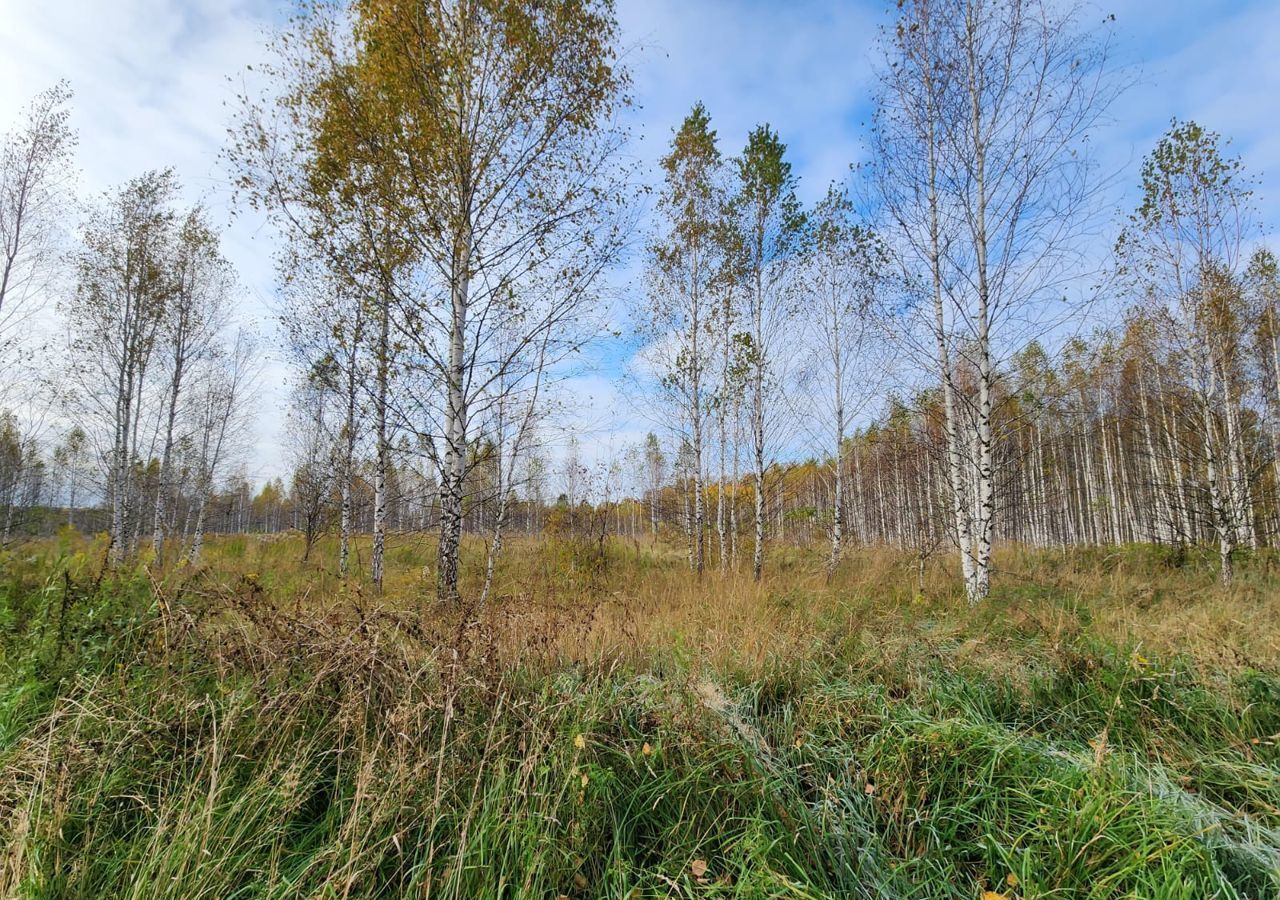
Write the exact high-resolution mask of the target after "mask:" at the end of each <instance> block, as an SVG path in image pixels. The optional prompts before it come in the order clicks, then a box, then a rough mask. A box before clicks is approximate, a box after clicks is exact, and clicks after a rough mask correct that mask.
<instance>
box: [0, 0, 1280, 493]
mask: <svg viewBox="0 0 1280 900" xmlns="http://www.w3.org/2000/svg"><path fill="white" fill-rule="evenodd" d="M891 6H892V4H891V3H890V2H888V0H866V2H864V0H843V2H842V0H800V2H781V0H780V2H768V0H619V18H620V21H621V24H622V28H623V34H624V43H625V45H626V46H627V48H628V61H629V63H630V65H631V67H632V69H633V72H634V82H635V83H634V95H635V98H636V101H637V103H638V108H637V110H636V111H635V112H634V114H633V126H634V131H635V137H636V140H635V142H634V143H633V145H632V147H631V152H632V153H634V154H636V156H637V157H638V158H639V159H640V160H641V161H642V163H644V164H645V167H646V168H648V169H650V170H651V168H652V167H651V165H650V164H651V163H652V162H653V161H654V160H656V158H657V157H658V156H659V155H660V154H661V153H662V152H663V148H664V145H665V143H666V141H667V140H668V139H669V137H670V133H671V128H672V126H673V125H675V124H676V123H678V122H679V120H680V119H681V118H682V117H683V115H684V114H685V113H686V112H687V111H688V109H689V107H690V105H691V104H692V103H693V102H694V101H696V100H702V101H703V102H704V103H705V104H706V105H707V107H708V109H709V111H710V112H711V115H712V120H713V124H714V126H715V127H716V128H717V130H718V132H719V134H720V138H721V143H722V150H723V151H724V152H725V153H727V154H731V153H734V152H736V151H737V150H738V149H739V148H740V146H741V144H742V142H743V141H744V140H745V136H746V133H747V131H748V130H749V129H750V128H751V127H753V126H754V125H756V124H758V123H762V122H768V123H770V124H771V125H773V126H774V128H776V129H777V130H778V131H779V132H780V133H781V134H782V136H783V139H784V140H785V141H787V143H788V145H789V148H790V153H791V156H792V161H793V164H794V167H795V171H796V172H797V173H798V174H799V176H800V179H801V188H800V192H801V196H802V199H804V200H806V201H811V200H813V199H815V198H816V197H818V196H819V195H820V194H821V193H822V192H823V191H824V190H825V187H826V185H827V183H828V182H829V181H830V180H831V179H836V178H842V177H844V175H845V174H846V173H847V171H848V166H849V164H850V163H852V162H856V161H857V160H858V159H859V158H860V156H861V154H862V153H863V135H864V133H865V129H864V123H865V122H866V121H867V119H868V117H869V115H870V112H871V107H870V97H871V93H872V60H873V54H874V43H875V39H876V35H877V31H878V28H879V27H880V26H881V25H883V24H885V23H887V22H888V21H889V18H888V17H889V9H890V7H891ZM1112 13H1114V14H1115V16H1116V22H1115V25H1114V29H1115V38H1116V40H1115V45H1114V58H1115V63H1116V67H1115V69H1116V71H1117V72H1118V73H1120V74H1121V75H1122V77H1126V78H1129V79H1132V80H1133V86H1132V87H1131V88H1130V89H1129V90H1128V91H1127V92H1126V93H1125V94H1124V95H1123V97H1122V98H1121V100H1120V101H1119V102H1118V103H1117V104H1116V106H1115V107H1114V109H1113V115H1112V123H1111V124H1110V125H1109V126H1108V127H1107V128H1106V129H1105V130H1104V131H1102V132H1100V133H1099V134H1098V136H1097V140H1098V144H1097V146H1098V147H1099V148H1100V157H1101V158H1102V159H1103V161H1104V165H1106V166H1108V167H1109V168H1110V169H1112V170H1114V171H1116V173H1117V182H1116V184H1117V189H1116V192H1115V196H1114V197H1113V198H1111V205H1112V206H1113V207H1114V208H1115V211H1116V216H1117V218H1118V216H1119V214H1120V211H1121V210H1125V209H1127V208H1128V207H1130V206H1132V203H1133V197H1134V187H1133V186H1134V184H1135V183H1136V181H1137V171H1138V166H1139V164H1140V161H1141V157H1142V155H1143V154H1144V153H1145V152H1146V151H1147V150H1148V149H1149V148H1150V147H1151V146H1152V144H1153V143H1154V141H1155V140H1156V138H1157V137H1158V136H1159V135H1160V133H1161V132H1162V131H1163V130H1164V129H1165V128H1166V127H1167V126H1168V123H1169V120H1170V118H1171V117H1174V116H1177V117H1180V118H1193V119H1195V120H1197V121H1199V122H1200V123H1201V124H1203V125H1205V126H1207V127H1209V128H1212V129H1214V130H1217V131H1220V132H1222V133H1223V134H1224V135H1227V136H1230V137H1231V138H1232V139H1233V148H1234V149H1235V151H1236V152H1237V153H1239V154H1241V155H1242V156H1243V157H1244V160H1245V163H1246V165H1247V166H1248V168H1249V170H1250V171H1251V172H1252V173H1253V174H1254V175H1256V176H1258V177H1259V178H1260V180H1261V188H1260V191H1259V207H1260V210H1261V212H1262V215H1263V220H1264V223H1265V224H1266V226H1267V227H1268V229H1270V228H1271V227H1272V226H1273V225H1274V223H1275V222H1276V221H1277V217H1278V214H1280V203H1278V202H1277V200H1280V190H1273V185H1274V184H1275V178H1276V177H1278V176H1280V125H1277V124H1276V99H1277V98H1278V97H1280V2H1275V0H1270V2H1267V0H1163V2H1158V0H1113V2H1111V3H1104V4H1100V5H1098V6H1097V7H1088V8H1086V10H1085V16H1086V17H1094V18H1096V19H1097V20H1099V21H1101V20H1102V18H1103V17H1104V16H1106V15H1109V14H1112ZM284 14H285V7H284V5H283V4H279V3H271V2H266V0H223V2H218V0H111V2H101V0H0V46H3V47H5V53H4V54H3V55H0V123H4V124H5V125H6V126H7V123H9V122H11V121H13V119H14V118H15V117H16V115H17V114H18V112H19V110H20V109H21V107H22V106H23V105H24V104H25V103H26V101H27V100H28V99H29V98H30V96H31V95H32V94H34V93H36V92H37V91H39V90H41V89H43V88H44V87H46V86H48V85H49V84H51V83H52V82H54V81H56V80H57V79H59V78H66V79H68V80H69V81H70V82H71V85H72V88H73V90H74V91H75V92H76V98H75V111H74V122H75V125H76V126H77V127H78V129H79V132H80V149H79V155H78V164H79V167H80V170H81V178H80V188H81V193H82V194H84V195H87V196H92V195H96V194H98V193H100V192H101V191H103V190H105V189H107V188H108V187H110V186H112V185H114V184H116V183H118V182H120V181H122V180H124V179H126V178H128V177H131V176H133V175H135V174H137V173H139V172H141V171H143V170H145V169H147V168H152V167H159V166H166V165H173V166H175V167H176V168H177V170H178V173H179V175H180V176H181V178H182V179H183V181H184V183H185V184H186V185H187V187H188V190H189V191H190V193H191V197H192V199H194V198H195V197H196V196H201V195H203V196H205V197H207V198H208V199H209V201H210V203H211V205H212V206H213V207H214V209H215V210H217V211H218V212H219V214H220V215H225V213H226V211H227V209H228V202H229V199H230V191H229V188H228V179H227V173H226V172H225V171H224V170H223V169H222V167H221V165H220V163H219V160H218V153H219V149H220V148H221V146H222V143H223V137H224V134H225V130H226V127H227V123H228V110H227V108H226V104H227V103H229V102H231V101H232V98H233V96H234V90H235V87H236V83H237V82H238V80H239V78H240V77H241V73H243V71H244V69H245V67H246V66H247V65H249V64H252V63H253V62H255V61H257V60H260V59H262V57H263V51H262V35H263V33H264V31H265V30H266V29H269V28H270V27H271V25H272V24H273V22H275V21H278V20H279V19H280V18H281V17H282V16H283V15H284ZM1273 197H1274V198H1276V199H1273ZM273 239H274V238H273V235H272V233H271V231H270V229H268V228H266V227H264V226H263V225H262V223H261V222H260V221H257V220H255V219H253V218H252V217H240V218H238V219H237V220H236V221H235V222H233V223H231V224H230V226H229V231H228V234H227V238H226V250H227V253H228V255H229V256H230V257H231V258H232V260H233V261H234V262H235V263H236V265H237V267H238V269H239V271H240V274H241V278H242V280H243V281H244V283H245V286H246V293H245V297H244V299H243V301H242V303H241V307H240V310H239V316H240V319H241V320H242V321H243V322H245V323H246V324H251V325H254V326H256V327H257V328H258V329H259V330H260V331H261V332H262V333H263V334H264V335H265V336H266V337H267V338H268V343H270V342H271V338H272V337H273V336H274V327H273V323H272V321H271V318H272V316H271V310H272V305H273V301H272V298H273V293H274V292H273V285H272V277H271V275H272V273H271V248H272V245H273ZM614 280H615V282H616V283H617V284H619V285H621V286H625V285H626V283H627V277H626V274H625V273H618V274H617V275H616V276H615V279H614ZM617 312H618V315H617V317H618V318H619V319H620V318H621V316H622V313H623V311H622V310H621V309H620V310H618V311H617ZM626 353H627V350H626V348H625V347H624V346H622V345H616V344H615V345H612V346H604V345H602V347H601V349H600V351H599V362H600V365H599V366H597V368H596V371H594V372H592V373H586V374H583V375H582V376H581V377H579V378H578V379H576V380H575V382H574V383H573V385H572V387H573V389H574V390H575V391H576V392H577V395H578V406H579V407H580V408H582V409H584V410H588V411H589V412H586V413H585V415H586V416H587V418H588V419H589V421H590V422H592V423H593V424H594V425H595V426H596V427H595V429H594V432H593V434H594V435H595V441H596V443H597V444H598V445H599V446H598V447H596V448H595V452H597V453H601V452H607V450H608V449H609V448H610V447H612V449H615V450H616V449H620V448H621V446H622V445H623V444H625V443H626V442H627V441H630V440H632V439H634V437H635V436H636V433H637V432H639V431H642V430H643V429H644V428H646V427H648V423H647V422H645V421H643V420H642V419H638V418H636V417H634V416H633V415H631V414H629V413H625V412H623V410H624V409H625V408H626V407H627V404H626V403H625V401H624V400H623V399H622V398H621V397H620V396H619V394H618V391H617V385H616V380H617V376H618V374H619V372H620V370H621V364H622V363H623V362H624V361H625V355H626ZM287 375H288V372H287V369H286V367H285V366H284V365H283V364H282V363H281V362H280V361H278V360H274V359H273V360H272V361H271V362H270V363H269V364H268V366H267V368H266V371H265V374H264V384H263V396H262V399H261V408H262V414H261V415H260V421H259V427H258V438H257V446H256V449H255V451H254V453H253V457H252V459H251V460H249V472H250V474H251V475H252V476H255V477H258V478H262V477H267V476H271V475H275V474H278V473H279V472H280V471H281V470H282V461H281V457H280V451H279V444H280V428H281V426H282V421H281V419H282V417H281V416H279V415H276V414H273V413H271V412H270V411H271V410H274V409H279V408H280V407H281V404H282V402H283V398H284V397H285V395H286V390H287V389H286V388H285V387H283V381H284V380H285V379H286V377H287ZM609 433H612V437H611V438H610V437H607V436H606V435H607V434H609Z"/></svg>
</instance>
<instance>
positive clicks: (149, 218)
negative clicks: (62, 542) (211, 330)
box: [64, 171, 177, 562]
mask: <svg viewBox="0 0 1280 900" xmlns="http://www.w3.org/2000/svg"><path fill="white" fill-rule="evenodd" d="M176 189H177V185H176V181H175V179H174V176H173V173H172V172H170V171H163V172H149V173H147V174H145V175H142V176H140V177H139V178H136V179H134V180H132V181H130V182H128V183H126V184H125V185H124V186H123V187H122V188H121V189H120V190H119V191H118V192H117V193H116V194H114V195H112V196H110V197H108V199H107V201H106V203H105V204H104V205H103V206H102V207H101V208H100V209H98V210H97V211H95V212H94V213H93V214H92V216H91V217H90V219H89V222H88V224H87V225H86V227H85V231H84V237H83V248H82V249H81V251H80V252H79V253H78V255H77V258H76V271H77V279H78V282H77V287H76V291H75V293H74V295H73V296H72V297H71V298H70V299H69V300H68V301H67V302H66V304H65V307H64V311H65V312H66V314H67V318H68V320H69V323H70V330H71V335H72V347H71V352H72V354H73V355H72V360H73V366H74V367H75V372H76V373H77V380H78V385H79V387H80V388H81V396H82V397H83V398H84V399H85V400H86V401H87V403H88V406H89V411H90V412H92V413H95V414H97V415H99V416H101V417H102V418H103V419H104V420H105V422H106V423H107V424H108V428H109V431H110V439H109V448H108V450H107V454H106V458H107V471H108V477H107V493H108V498H109V502H110V506H111V558H112V560H113V561H116V562H119V561H120V560H121V559H122V558H123V557H124V555H125V553H126V552H127V550H128V546H127V544H128V534H129V526H130V525H131V524H132V523H133V517H134V516H135V515H136V514H137V510H135V509H134V508H133V502H132V494H131V491H132V487H133V482H132V479H133V470H134V462H135V460H136V458H137V453H138V446H139V442H138V431H139V427H140V422H141V418H142V410H143V402H144V388H145V377H146V374H147V369H148V366H149V364H150V362H151V359H152V351H153V350H154V349H155V346H156V337H157V334H158V332H159V329H160V326H161V323H162V322H163V321H164V317H165V312H166V308H167V304H168V302H169V299H170V296H171V294H172V292H173V279H172V271H171V268H170V264H171V262H172V258H173V257H172V250H173V240H172V238H173V229H172V225H173V221H174V212H173V208H172V202H173V198H174V195H175V192H176Z"/></svg>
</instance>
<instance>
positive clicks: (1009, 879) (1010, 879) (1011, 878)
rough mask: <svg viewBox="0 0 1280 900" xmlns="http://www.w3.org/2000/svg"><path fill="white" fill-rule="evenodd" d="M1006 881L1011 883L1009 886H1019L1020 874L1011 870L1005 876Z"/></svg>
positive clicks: (1008, 883)
mask: <svg viewBox="0 0 1280 900" xmlns="http://www.w3.org/2000/svg"><path fill="white" fill-rule="evenodd" d="M1004 883H1005V884H1007V885H1009V887H1017V886H1018V876H1017V875H1015V874H1013V873H1012V872H1010V873H1009V874H1008V875H1007V876H1005V879H1004Z"/></svg>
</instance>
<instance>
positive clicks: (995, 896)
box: [982, 891, 1009, 900]
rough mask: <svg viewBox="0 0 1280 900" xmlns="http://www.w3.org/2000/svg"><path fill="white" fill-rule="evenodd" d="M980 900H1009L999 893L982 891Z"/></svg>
mask: <svg viewBox="0 0 1280 900" xmlns="http://www.w3.org/2000/svg"><path fill="white" fill-rule="evenodd" d="M982 900H1009V898H1008V897H1006V896H1005V895H1004V894H1001V893H1000V892H999V891H983V892H982Z"/></svg>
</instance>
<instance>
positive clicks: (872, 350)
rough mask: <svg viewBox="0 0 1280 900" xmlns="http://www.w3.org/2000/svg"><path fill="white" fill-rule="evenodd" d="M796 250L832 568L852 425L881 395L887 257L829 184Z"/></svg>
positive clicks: (885, 367)
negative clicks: (826, 480)
mask: <svg viewBox="0 0 1280 900" xmlns="http://www.w3.org/2000/svg"><path fill="white" fill-rule="evenodd" d="M802 249H803V261H802V269H801V272H800V275H799V285H798V288H799V294H800V295H801V297H803V301H802V302H803V305H804V315H803V318H802V322H803V325H804V327H805V332H804V333H805V335H806V337H807V338H808V340H807V342H806V343H807V344H808V349H809V353H810V354H811V357H812V359H811V360H810V362H809V366H808V368H809V371H808V373H807V377H806V379H805V381H806V383H805V385H804V392H805V394H806V395H807V397H808V398H809V401H810V404H811V406H812V407H813V411H814V413H815V415H814V419H815V420H817V421H819V422H821V423H822V427H820V428H819V429H818V431H819V433H820V434H825V435H826V447H825V448H824V449H825V450H826V452H827V453H829V454H830V460H831V474H832V484H833V496H832V499H831V552H830V556H829V557H828V563H827V565H828V571H829V572H834V571H835V569H836V567H837V566H838V565H839V564H840V557H841V553H842V552H843V548H844V541H845V530H846V529H845V526H846V523H845V510H846V506H847V503H848V498H847V497H846V489H845V468H846V457H847V454H848V451H849V447H848V444H847V439H848V437H849V431H850V427H851V426H852V424H853V422H854V420H855V418H856V417H857V416H858V415H860V414H861V413H863V412H864V411H865V410H866V408H867V406H868V405H869V404H870V403H871V401H872V400H873V399H875V398H876V397H877V396H878V395H879V393H880V391H881V390H882V388H883V387H884V382H885V378H886V373H887V372H888V371H889V369H890V366H889V359H888V354H886V353H885V352H883V349H882V348H883V346H884V343H885V342H884V334H883V332H880V333H877V330H876V325H875V317H876V316H877V315H878V313H879V308H878V303H877V291H878V288H879V282H880V280H881V279H882V278H883V277H884V269H885V266H886V259H885V252H884V248H883V247H882V245H881V244H880V242H879V240H878V239H877V238H876V237H875V235H874V234H872V232H871V231H870V230H868V229H867V228H865V227H864V226H863V225H862V224H861V223H860V222H858V220H857V217H856V215H855V212H854V208H853V203H852V201H851V200H850V199H849V195H848V192H847V190H845V189H844V188H842V187H839V186H837V185H834V184H833V185H832V186H831V187H830V188H828V190H827V194H826V196H825V197H823V199H822V200H821V201H820V202H819V203H818V204H817V206H816V207H815V208H814V209H813V210H812V212H811V213H810V214H809V216H808V219H807V222H806V227H805V231H804V235H803V243H802ZM877 338H879V340H878V341H877ZM877 343H878V344H879V346H876V344H877Z"/></svg>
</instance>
